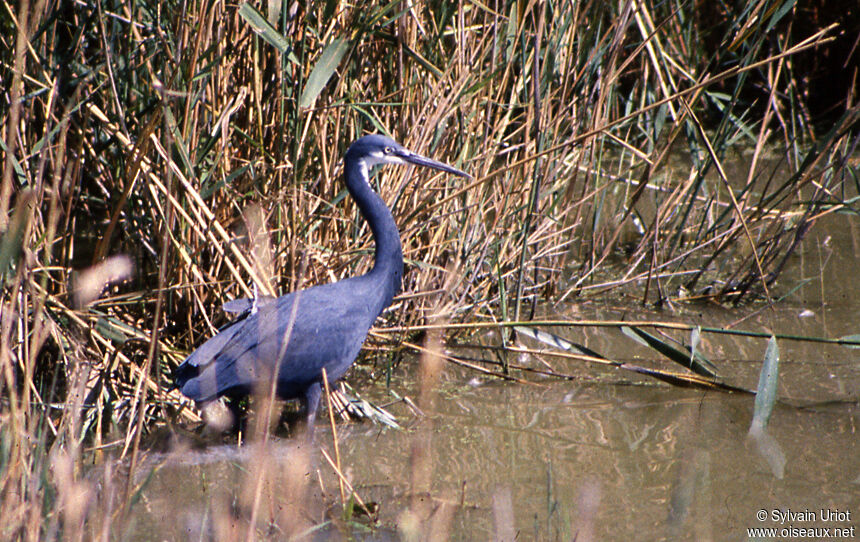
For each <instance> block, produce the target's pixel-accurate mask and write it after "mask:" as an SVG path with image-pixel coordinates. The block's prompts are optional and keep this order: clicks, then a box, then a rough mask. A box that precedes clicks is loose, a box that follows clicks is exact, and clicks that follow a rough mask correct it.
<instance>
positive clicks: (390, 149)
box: [382, 147, 394, 154]
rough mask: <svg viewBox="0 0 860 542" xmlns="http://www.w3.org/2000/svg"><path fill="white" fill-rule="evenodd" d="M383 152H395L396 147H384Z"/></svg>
mask: <svg viewBox="0 0 860 542" xmlns="http://www.w3.org/2000/svg"><path fill="white" fill-rule="evenodd" d="M382 152H384V153H385V154H391V153H392V152H394V149H393V148H391V147H385V148H384V149H382Z"/></svg>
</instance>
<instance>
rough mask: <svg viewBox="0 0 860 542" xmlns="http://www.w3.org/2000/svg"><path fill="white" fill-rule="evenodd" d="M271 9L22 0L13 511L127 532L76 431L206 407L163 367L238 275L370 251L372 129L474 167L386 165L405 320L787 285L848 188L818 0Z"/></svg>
mask: <svg viewBox="0 0 860 542" xmlns="http://www.w3.org/2000/svg"><path fill="white" fill-rule="evenodd" d="M285 5H286V4H285ZM277 6H280V3H277V2H273V3H268V4H253V5H247V4H241V5H238V6H237V5H234V4H230V3H212V2H204V1H190V2H166V3H163V2H147V1H142V2H135V3H131V4H129V3H126V2H119V1H114V2H111V1H104V2H98V1H97V2H57V1H51V0H37V1H35V2H28V1H27V0H22V1H21V2H20V4H19V5H18V6H17V7H16V6H13V5H12V4H10V3H9V2H8V1H3V3H2V7H0V10H2V13H3V15H2V16H0V25H2V28H3V37H2V41H3V47H2V48H0V58H2V65H0V77H2V81H3V83H4V84H3V88H4V91H5V92H4V99H3V101H2V105H0V109H2V127H0V128H2V134H3V147H2V149H0V154H2V159H3V177H2V186H0V230H2V232H3V233H2V242H0V272H2V277H3V285H2V286H3V298H2V314H0V341H2V342H1V343H0V390H2V393H0V398H2V399H0V450H2V453H0V515H2V516H3V522H2V523H3V525H2V526H0V533H2V536H3V537H7V536H11V537H13V538H22V539H25V538H26V539H37V538H40V537H41V536H44V535H49V536H54V535H55V534H57V533H63V535H64V536H68V537H71V538H74V537H78V538H89V537H90V536H93V535H101V534H104V533H107V532H109V531H110V529H111V525H113V523H112V522H111V521H108V520H110V518H114V517H116V516H115V514H116V510H115V509H114V504H113V501H112V500H111V498H110V496H109V495H108V493H110V492H108V491H103V492H101V493H100V494H99V496H94V493H95V492H94V489H93V486H92V485H91V484H88V483H87V482H85V481H83V480H82V477H81V476H82V474H81V472H82V467H83V461H84V458H86V461H99V460H100V458H101V455H100V454H99V453H96V454H89V453H88V454H83V453H82V451H83V450H105V449H106V450H111V452H112V453H113V451H115V450H120V451H121V453H122V454H123V455H124V454H128V453H134V452H135V451H136V450H137V449H138V447H139V439H140V437H141V434H142V433H143V432H145V431H149V430H152V429H153V428H155V427H156V426H160V425H163V424H164V423H172V422H173V421H176V420H179V419H189V420H194V419H197V415H196V413H195V412H193V411H191V410H190V409H188V408H187V407H183V408H178V407H176V404H177V402H176V400H177V398H178V395H176V392H173V393H172V394H168V393H166V391H165V388H164V385H165V382H166V379H165V378H164V374H165V372H167V371H169V370H170V369H171V368H172V367H173V366H175V364H176V363H177V362H179V361H181V359H182V358H183V357H184V355H185V354H186V353H187V352H188V351H189V350H190V349H191V348H193V347H194V346H195V345H197V344H199V343H200V342H201V341H202V340H203V339H204V338H206V337H208V336H210V335H211V334H212V333H213V332H214V331H215V329H216V328H217V326H218V325H219V324H221V323H222V322H223V321H224V316H223V314H222V312H221V311H220V305H221V304H222V303H223V302H224V301H227V300H228V299H231V298H234V297H239V296H247V295H250V293H251V292H252V289H253V285H254V284H256V285H257V287H259V288H261V289H262V290H263V291H268V292H270V293H275V294H280V293H284V292H288V291H291V290H295V289H297V288H301V287H304V286H307V285H310V284H317V283H322V282H329V281H332V280H337V279H339V278H342V277H345V276H349V275H354V274H357V273H361V272H363V271H365V270H366V269H367V268H368V265H369V263H370V261H371V258H369V257H368V256H369V254H370V251H371V250H372V246H371V240H370V236H369V230H368V228H367V227H366V225H364V223H363V221H362V220H361V219H360V218H359V217H358V214H357V212H356V209H355V206H354V205H353V204H352V203H351V202H350V201H349V198H348V197H346V192H345V188H344V186H343V183H342V182H341V179H340V174H341V172H340V164H339V160H340V157H341V156H342V154H343V151H344V150H345V148H346V146H347V145H348V144H349V142H351V141H352V140H354V139H355V138H357V137H359V136H360V135H362V134H364V133H366V132H379V131H381V132H387V133H390V134H391V135H393V136H394V137H395V138H396V139H398V140H399V141H400V142H401V143H403V144H404V145H405V146H407V147H409V148H411V149H414V150H416V151H418V152H421V153H423V154H427V155H430V156H433V157H435V158H438V159H442V160H445V161H447V162H449V163H452V164H454V165H456V166H457V167H460V168H462V169H464V170H467V171H469V172H470V173H472V174H473V175H474V177H475V181H474V182H470V183H463V182H462V181H459V180H456V179H451V178H445V177H443V176H440V175H434V176H428V175H427V174H426V173H420V174H419V173H418V172H412V171H409V170H408V169H394V168H392V169H391V170H390V171H386V172H385V173H384V174H381V175H378V176H377V177H376V180H375V182H376V185H377V188H378V190H379V191H380V193H381V194H382V195H383V198H384V199H385V200H386V201H387V202H388V203H389V204H390V205H391V207H392V209H393V213H394V215H395V220H396V221H397V223H398V224H399V225H400V228H401V237H402V240H403V244H404V255H405V258H406V259H407V271H406V276H405V277H404V281H403V282H404V292H406V293H405V294H404V295H402V296H401V297H400V298H399V301H398V302H397V303H396V304H395V306H394V307H393V309H392V310H390V311H389V312H388V313H386V315H385V323H398V324H403V325H407V326H408V325H409V324H417V323H421V322H423V321H424V319H425V318H426V315H427V314H428V311H430V310H431V308H430V306H431V305H432V304H433V303H435V301H431V300H432V299H435V297H436V296H435V295H434V294H435V293H438V292H439V291H445V292H446V293H445V295H447V296H448V297H449V298H448V299H447V300H446V301H447V304H448V306H449V307H451V310H450V312H451V314H450V315H449V317H450V318H451V319H454V320H460V321H478V320H485V319H498V320H510V319H518V320H522V319H528V317H529V315H530V314H531V312H532V311H533V310H534V307H535V304H536V303H538V302H540V301H542V300H558V299H571V298H573V297H576V296H580V297H584V296H595V295H606V294H605V293H606V292H607V291H611V290H613V289H615V288H621V287H623V288H626V289H627V290H628V291H630V292H633V293H634V294H635V295H636V296H638V297H639V298H640V299H641V300H642V302H643V303H654V304H662V303H665V302H667V301H671V300H672V299H673V297H672V296H674V295H675V292H678V291H679V290H683V291H686V292H688V294H687V295H688V296H689V297H690V298H702V297H712V298H716V299H719V300H726V301H731V302H740V301H741V300H743V299H748V298H751V297H758V298H763V299H772V298H773V296H774V288H775V281H776V279H777V278H778V276H779V274H780V272H781V271H782V269H783V268H784V266H785V264H786V261H787V258H788V257H789V256H790V255H791V253H792V252H793V251H794V250H795V249H796V248H797V246H798V243H799V242H800V241H801V240H802V239H803V236H804V234H805V233H806V232H808V231H809V229H810V228H811V227H814V225H815V222H816V220H818V219H819V218H820V217H821V216H823V215H824V214H827V213H832V212H837V211H841V210H848V211H851V212H856V204H855V203H854V201H853V200H852V199H851V197H852V196H853V195H856V190H857V178H858V176H857V165H856V162H853V163H852V162H851V160H852V156H856V144H857V122H858V114H860V109H858V107H857V106H856V105H855V104H856V99H857V96H856V89H855V88H853V87H847V88H846V89H845V92H846V94H845V96H844V100H842V101H841V102H838V103H835V104H834V105H833V107H830V109H828V110H827V115H828V116H827V117H823V118H819V119H814V118H812V114H811V113H810V111H811V108H812V109H815V110H816V111H818V110H822V109H823V108H822V107H821V104H820V103H819V104H810V103H807V101H806V99H805V97H806V94H805V89H806V88H807V87H806V86H805V85H807V84H808V81H806V79H805V77H804V74H803V73H799V72H798V69H797V67H796V66H798V65H804V66H808V65H809V58H810V56H812V55H816V54H818V53H819V52H821V51H827V50H829V49H827V48H828V47H833V46H834V45H835V44H837V43H843V42H844V40H845V39H846V38H845V33H846V29H845V28H844V27H843V26H840V24H834V25H831V26H825V25H822V26H821V27H820V28H818V29H815V30H810V31H809V32H808V33H806V34H803V35H799V34H798V32H796V31H795V30H794V21H795V19H796V17H797V13H798V11H799V10H802V9H807V10H808V9H812V10H813V11H815V12H816V13H818V11H816V6H815V5H811V6H800V7H797V6H795V7H793V6H794V4H793V3H791V2H781V1H777V0H774V1H771V0H761V1H759V2H755V3H752V4H750V5H749V7H747V8H746V9H744V10H738V11H732V12H728V11H727V12H719V13H718V14H717V15H719V18H718V20H719V23H718V24H715V25H713V26H711V22H710V20H709V19H708V17H705V16H702V13H703V11H700V10H697V9H696V6H695V3H685V2H665V3H652V2H646V3H644V4H641V3H605V2H583V3H579V2H567V3H549V2H542V1H537V2H531V3H528V2H514V1H507V2H498V1H493V2H488V3H466V2H462V3H459V4H456V5H454V4H451V3H449V2H417V3H416V2H401V1H394V2H391V3H388V4H386V5H381V6H380V5H370V6H364V7H362V8H360V9H359V8H357V7H353V6H352V5H349V4H345V3H338V2H324V3H313V2H307V3H304V4H298V3H296V4H294V5H291V7H290V8H285V9H282V10H278V9H277ZM702 9H704V8H702ZM715 9H716V8H712V10H715ZM798 26H799V25H798ZM804 28H808V25H804ZM839 40H842V41H839ZM717 43H718V44H719V46H718V47H714V44H717ZM855 58H856V57H855ZM839 61H840V62H841V60H839ZM856 64H857V63H856V60H855V61H854V64H853V66H855V67H856ZM813 106H814V107H813ZM824 109H826V108H824ZM816 120H819V121H821V122H822V124H816V123H815V121H816ZM824 121H826V123H824ZM750 149H751V153H749V152H747V151H748V150H750ZM738 152H747V154H746V155H745V156H746V159H745V160H744V161H743V162H744V168H743V169H742V170H737V169H735V170H733V171H734V172H733V173H731V172H730V170H728V168H727V165H728V162H729V161H735V160H736V155H737V153H738ZM679 157H681V159H680V160H679ZM112 255H113V256H117V255H125V256H124V257H120V258H119V259H106V258H108V256H112ZM105 262H107V263H105ZM127 262H131V263H133V270H132V269H130V267H129V266H128V264H127ZM99 264H101V265H102V266H103V267H101V268H94V267H93V266H96V265H99ZM123 279H125V281H124V282H122V281H123ZM87 281H90V282H87ZM87 284H89V286H88V287H89V288H90V290H92V289H93V288H95V290H96V292H98V291H99V290H101V289H102V288H104V287H106V286H107V285H108V284H111V285H112V287H111V288H110V289H106V290H105V292H104V293H103V295H102V296H101V297H99V296H98V293H95V294H92V293H89V294H86V295H85V294H83V293H81V292H85V288H84V286H85V285H87ZM93 284H95V286H93ZM445 284H448V285H449V286H450V287H447V288H443V285H445ZM86 291H89V290H86ZM385 323H381V324H380V325H385ZM404 338H405V337H404V336H403V335H398V336H397V338H395V339H394V340H401V339H404ZM45 457H49V458H51V459H50V460H46V459H44V458H45ZM133 465H134V461H132V470H133ZM110 487H111V488H115V490H116V491H117V492H118V494H123V495H124V496H125V497H124V500H123V499H120V502H123V503H124V504H123V505H122V506H121V507H120V509H122V508H123V507H124V506H126V505H127V504H128V503H129V502H130V501H131V496H132V495H133V493H134V492H133V488H132V487H131V486H128V487H124V488H116V484H111V485H110ZM78 493H80V494H81V495H85V496H87V495H88V496H89V498H88V499H84V502H86V503H87V504H85V505H81V506H83V507H82V508H81V507H77V508H76V505H74V504H73V503H74V502H77V501H76V498H77V496H79V495H78ZM95 518H102V519H105V520H106V521H102V522H97V521H95ZM88 520H89V521H88ZM98 525H106V527H103V528H104V529H106V530H105V531H101V532H100V531H99V529H100V527H99V526H98ZM105 536H106V534H105Z"/></svg>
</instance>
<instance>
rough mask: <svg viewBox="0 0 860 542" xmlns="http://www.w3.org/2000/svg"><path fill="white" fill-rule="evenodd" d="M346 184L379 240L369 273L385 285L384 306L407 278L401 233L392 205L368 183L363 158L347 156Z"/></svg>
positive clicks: (383, 286)
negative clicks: (390, 207) (356, 158)
mask: <svg viewBox="0 0 860 542" xmlns="http://www.w3.org/2000/svg"><path fill="white" fill-rule="evenodd" d="M344 170H345V172H346V187H347V189H348V190H349V193H350V195H351V196H352V199H354V200H355V203H356V204H357V205H358V209H359V211H361V216H363V217H364V219H365V220H366V221H367V223H368V224H369V225H370V229H371V231H372V232H373V240H374V241H375V243H376V252H375V255H374V263H373V269H371V271H370V272H369V273H368V276H370V277H372V278H374V279H376V280H378V281H379V283H380V284H381V285H382V288H381V290H380V293H381V294H382V297H381V299H380V302H381V307H380V308H379V310H380V312H381V311H382V309H384V308H385V307H387V306H388V305H390V304H391V300H392V299H393V298H394V296H395V295H397V294H398V293H399V292H400V284H401V279H402V277H403V250H402V249H401V247H400V233H399V232H398V231H397V224H395V223H394V218H393V217H392V216H391V211H389V210H388V206H387V205H385V202H384V201H382V198H380V197H379V195H378V194H377V193H376V192H374V191H373V189H372V188H371V187H370V183H369V182H368V165H367V164H366V163H365V161H364V160H363V159H358V160H355V159H353V157H351V156H349V153H347V156H346V158H345V160H344Z"/></svg>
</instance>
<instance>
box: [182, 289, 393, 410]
mask: <svg viewBox="0 0 860 542" xmlns="http://www.w3.org/2000/svg"><path fill="white" fill-rule="evenodd" d="M363 288H364V286H363V283H362V282H361V281H356V280H354V279H349V280H347V281H341V282H338V283H333V284H326V285H322V286H317V287H314V288H310V289H307V290H303V291H301V292H297V293H293V294H290V295H287V296H284V297H281V298H278V299H277V300H275V301H274V302H268V303H262V304H260V305H259V307H258V309H257V310H256V312H254V311H251V312H250V313H249V314H248V316H247V317H246V318H244V319H243V320H241V321H239V322H236V323H234V324H231V325H230V326H228V327H226V328H225V329H224V330H223V331H221V332H220V333H218V334H217V335H215V336H214V337H212V338H211V339H209V340H208V341H206V342H205V343H204V344H203V345H202V346H201V347H200V348H198V349H197V350H196V351H195V352H194V353H193V354H191V356H189V357H188V359H187V360H186V361H185V362H184V363H183V364H182V366H180V368H178V369H177V375H178V376H179V377H180V378H177V386H179V387H180V388H181V389H182V392H183V393H184V394H185V395H187V396H189V397H191V398H193V399H195V400H198V401H207V400H210V399H213V398H215V397H217V396H220V395H224V394H246V393H250V392H252V391H254V388H255V387H256V386H259V385H261V384H264V383H270V382H271V381H272V379H273V378H274V377H275V376H276V375H277V379H278V382H279V392H278V393H279V395H281V396H282V397H292V396H297V395H298V394H299V393H301V391H303V390H304V388H305V387H306V386H307V385H308V384H310V383H311V382H313V381H315V380H319V378H320V373H321V370H322V368H323V367H326V368H327V372H328V374H329V379H330V380H335V379H337V378H340V377H341V376H342V375H343V373H344V372H346V369H347V368H348V367H349V365H350V364H351V363H352V361H353V360H354V359H355V356H356V355H357V354H358V351H359V349H360V348H361V343H362V342H363V341H364V338H365V337H366V335H367V330H368V329H369V328H370V325H371V324H372V323H373V320H374V319H375V318H376V313H374V312H373V311H374V310H376V309H375V306H374V303H373V302H372V297H373V296H372V295H364V293H365V292H363ZM186 365H187V366H189V367H188V368H187V369H185V370H183V367H184V366H186ZM182 376H186V378H184V379H183V380H182V381H181V382H180V379H181V377H182Z"/></svg>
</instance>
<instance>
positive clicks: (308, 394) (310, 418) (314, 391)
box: [305, 382, 322, 440]
mask: <svg viewBox="0 0 860 542" xmlns="http://www.w3.org/2000/svg"><path fill="white" fill-rule="evenodd" d="M321 395H322V384H320V383H319V382H314V383H313V384H311V385H310V386H308V388H307V389H306V390H305V414H306V418H305V420H306V424H307V425H306V431H307V436H308V439H309V440H313V438H314V423H315V422H316V419H317V409H319V406H320V396H321Z"/></svg>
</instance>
